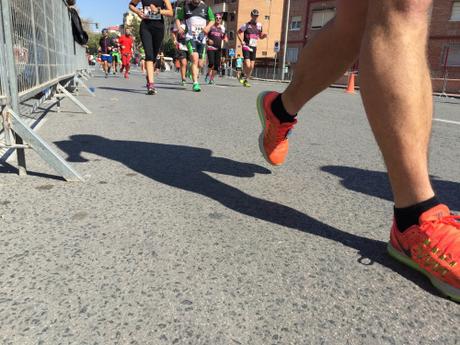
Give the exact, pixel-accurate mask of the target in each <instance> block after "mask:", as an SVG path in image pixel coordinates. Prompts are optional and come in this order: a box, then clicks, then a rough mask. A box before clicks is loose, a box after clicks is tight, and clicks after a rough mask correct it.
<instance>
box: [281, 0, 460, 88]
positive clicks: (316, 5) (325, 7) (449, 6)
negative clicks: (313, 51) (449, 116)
mask: <svg viewBox="0 0 460 345" xmlns="http://www.w3.org/2000/svg"><path fill="white" fill-rule="evenodd" d="M335 11H336V1H335V0H291V10H290V16H289V26H288V28H289V29H288V40H287V41H288V42H287V43H288V44H287V51H286V61H287V63H288V64H291V65H294V64H295V63H296V62H297V60H298V57H299V54H300V51H301V50H302V47H303V46H304V45H305V44H306V43H307V42H308V40H310V39H311V38H312V37H314V35H315V34H316V33H317V32H318V31H319V29H321V28H322V27H323V26H324V25H325V24H326V23H327V22H328V21H329V20H331V19H332V18H333V17H334V16H335ZM284 28H285V24H283V38H284ZM281 46H282V47H284V39H283V40H282V45H281ZM428 48H429V50H428V58H429V63H430V68H431V71H432V76H433V78H443V77H444V73H447V76H448V77H449V78H451V79H460V0H434V5H433V11H432V17H431V28H430V37H429V45H428ZM281 53H282V52H281Z"/></svg>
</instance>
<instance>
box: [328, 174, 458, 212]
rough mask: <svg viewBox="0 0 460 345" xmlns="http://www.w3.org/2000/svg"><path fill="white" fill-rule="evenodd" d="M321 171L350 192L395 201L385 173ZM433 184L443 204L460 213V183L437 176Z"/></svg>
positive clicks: (433, 177) (432, 178) (433, 179)
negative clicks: (335, 177)
mask: <svg viewBox="0 0 460 345" xmlns="http://www.w3.org/2000/svg"><path fill="white" fill-rule="evenodd" d="M321 170H322V171H325V172H327V173H330V174H332V175H335V176H337V177H340V178H341V179H342V181H341V184H342V186H344V187H345V188H347V189H349V190H352V191H355V192H359V193H362V194H366V195H370V196H374V197H377V198H381V199H384V200H389V201H392V200H393V195H392V193H391V189H390V183H389V181H388V177H387V174H386V173H385V172H381V171H371V170H364V169H358V168H353V167H344V166H335V165H329V166H324V167H322V168H321ZM431 182H432V184H433V188H434V190H435V191H436V194H437V195H438V197H439V199H440V200H441V202H443V203H445V204H446V205H448V206H449V207H450V208H451V209H452V210H455V211H460V183H457V182H451V181H443V180H439V179H437V178H436V177H435V176H432V177H431Z"/></svg>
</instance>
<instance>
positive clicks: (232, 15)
mask: <svg viewBox="0 0 460 345" xmlns="http://www.w3.org/2000/svg"><path fill="white" fill-rule="evenodd" d="M230 21H231V22H234V21H235V13H230Z"/></svg>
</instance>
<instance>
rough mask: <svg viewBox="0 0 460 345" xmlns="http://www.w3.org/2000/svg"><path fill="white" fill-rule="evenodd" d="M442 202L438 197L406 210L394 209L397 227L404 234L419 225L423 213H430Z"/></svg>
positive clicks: (405, 208)
mask: <svg viewBox="0 0 460 345" xmlns="http://www.w3.org/2000/svg"><path fill="white" fill-rule="evenodd" d="M439 204H440V202H439V200H438V198H437V197H436V196H434V197H432V198H431V199H428V200H425V201H422V202H420V203H418V204H415V205H412V206H409V207H404V208H396V207H395V208H394V212H395V220H396V225H397V226H398V229H399V231H401V232H404V231H405V230H407V229H409V228H410V227H411V226H412V225H415V224H418V219H419V218H420V216H421V215H422V213H424V212H426V211H428V210H429V209H430V208H433V207H435V206H437V205H439Z"/></svg>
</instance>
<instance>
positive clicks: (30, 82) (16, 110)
mask: <svg viewBox="0 0 460 345" xmlns="http://www.w3.org/2000/svg"><path fill="white" fill-rule="evenodd" d="M88 77H89V74H88V62H87V59H86V51H85V48H84V47H82V46H80V45H79V44H77V43H75V42H74V39H73V35H72V25H71V17H70V13H69V8H68V5H67V2H66V1H65V0H0V110H1V113H2V119H3V121H0V124H1V125H0V135H1V137H2V138H1V139H2V140H0V148H3V149H6V150H9V151H11V150H16V152H17V158H18V167H19V173H20V175H23V174H26V164H25V154H24V149H28V148H31V149H34V150H35V151H36V152H37V153H38V154H39V155H40V156H41V158H42V159H44V160H45V161H46V162H47V163H48V164H49V165H50V166H52V167H53V168H54V169H55V170H56V171H57V172H58V173H59V174H60V175H61V176H63V177H64V178H65V179H66V180H82V178H81V177H80V175H79V174H78V173H77V172H76V171H75V170H73V169H72V167H71V166H70V165H69V164H68V163H67V162H65V160H63V159H62V158H61V157H59V156H58V155H57V154H56V153H55V152H54V151H53V149H52V148H51V147H50V146H49V145H48V144H47V143H46V142H45V141H44V140H43V139H42V138H40V137H39V136H38V135H37V134H36V133H35V132H34V131H33V130H32V129H31V128H30V126H29V125H28V124H27V123H26V121H25V120H24V116H23V115H24V114H22V112H21V109H22V107H21V105H22V104H23V103H24V102H27V101H30V100H32V99H34V100H35V99H36V101H35V107H37V104H38V103H43V102H45V101H47V100H50V99H54V100H55V101H56V102H55V103H56V104H60V100H61V99H62V98H63V97H68V98H69V99H70V100H72V101H73V102H75V103H76V104H77V105H78V106H80V108H81V109H82V110H84V111H85V112H86V113H91V112H90V111H89V110H88V109H87V108H86V107H85V106H84V105H83V104H81V103H80V102H79V101H78V100H77V99H76V98H75V96H74V95H73V94H71V93H70V92H69V91H68V89H67V88H68V87H69V86H70V85H72V86H73V87H77V88H78V86H84V87H85V88H86V89H87V90H88V91H89V92H90V93H91V91H90V90H89V89H88V88H87V87H86V85H85V84H84V82H83V79H88ZM93 96H94V95H93Z"/></svg>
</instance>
